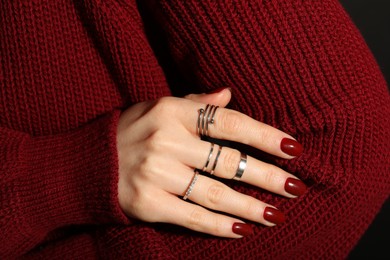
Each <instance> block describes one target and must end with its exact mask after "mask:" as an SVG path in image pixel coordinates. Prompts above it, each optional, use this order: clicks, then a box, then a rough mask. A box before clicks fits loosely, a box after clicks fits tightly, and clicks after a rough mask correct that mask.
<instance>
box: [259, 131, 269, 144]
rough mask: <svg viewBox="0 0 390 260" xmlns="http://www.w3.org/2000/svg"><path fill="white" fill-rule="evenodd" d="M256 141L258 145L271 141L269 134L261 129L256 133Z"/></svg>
mask: <svg viewBox="0 0 390 260" xmlns="http://www.w3.org/2000/svg"><path fill="white" fill-rule="evenodd" d="M256 136H257V139H258V140H259V142H260V143H262V144H266V143H269V140H270V139H271V133H270V131H269V130H267V129H261V130H259V131H258V133H256Z"/></svg>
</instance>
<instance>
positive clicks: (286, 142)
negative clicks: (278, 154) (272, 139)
mask: <svg viewBox="0 0 390 260" xmlns="http://www.w3.org/2000/svg"><path fill="white" fill-rule="evenodd" d="M280 149H281V150H282V151H283V152H284V153H286V154H288V155H291V156H299V155H301V154H302V152H303V146H302V145H301V144H300V143H298V142H297V141H295V140H293V139H290V138H283V139H282V141H281V142H280Z"/></svg>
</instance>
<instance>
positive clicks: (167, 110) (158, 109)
mask: <svg viewBox="0 0 390 260" xmlns="http://www.w3.org/2000/svg"><path fill="white" fill-rule="evenodd" d="M174 110H175V102H174V98H172V97H162V98H160V99H158V100H157V101H156V104H155V105H154V107H153V112H154V113H155V114H156V115H157V116H158V118H161V117H162V118H165V117H168V116H169V117H170V116H172V114H173V113H174V112H175V111H174Z"/></svg>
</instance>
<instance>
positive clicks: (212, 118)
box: [209, 106, 219, 124]
mask: <svg viewBox="0 0 390 260" xmlns="http://www.w3.org/2000/svg"><path fill="white" fill-rule="evenodd" d="M218 108H219V106H216V107H215V108H214V111H213V114H212V116H211V119H210V120H209V123H210V124H214V122H215V120H214V117H215V112H217V109H218Z"/></svg>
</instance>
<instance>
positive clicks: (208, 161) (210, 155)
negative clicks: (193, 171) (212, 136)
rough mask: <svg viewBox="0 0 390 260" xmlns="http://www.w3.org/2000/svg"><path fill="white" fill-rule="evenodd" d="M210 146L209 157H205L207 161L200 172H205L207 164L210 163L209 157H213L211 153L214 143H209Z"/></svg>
mask: <svg viewBox="0 0 390 260" xmlns="http://www.w3.org/2000/svg"><path fill="white" fill-rule="evenodd" d="M210 144H211V147H210V152H209V156H208V157H207V161H206V163H205V165H204V167H203V169H202V171H203V172H204V171H206V170H207V167H208V166H209V163H210V159H211V157H212V156H213V151H214V143H210Z"/></svg>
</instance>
